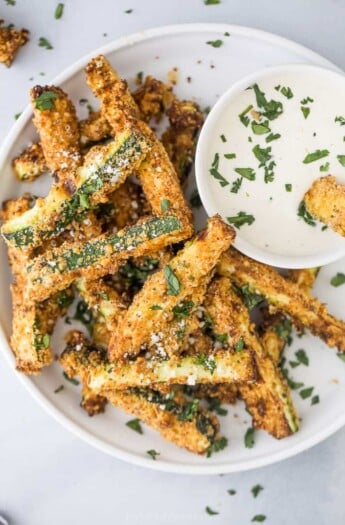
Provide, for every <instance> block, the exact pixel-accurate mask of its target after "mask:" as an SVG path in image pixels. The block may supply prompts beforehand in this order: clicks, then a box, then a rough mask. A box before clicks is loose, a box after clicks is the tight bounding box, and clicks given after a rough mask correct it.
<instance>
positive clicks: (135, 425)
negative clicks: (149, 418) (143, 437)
mask: <svg viewBox="0 0 345 525" xmlns="http://www.w3.org/2000/svg"><path fill="white" fill-rule="evenodd" d="M126 426H127V427H128V428H130V429H131V430H134V432H137V433H138V434H143V433H144V431H143V429H142V428H141V425H140V419H138V418H136V419H131V420H130V421H127V423H126Z"/></svg>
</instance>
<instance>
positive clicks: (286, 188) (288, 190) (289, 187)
mask: <svg viewBox="0 0 345 525" xmlns="http://www.w3.org/2000/svg"><path fill="white" fill-rule="evenodd" d="M285 190H286V191H287V192H288V193H290V192H291V191H292V184H285Z"/></svg>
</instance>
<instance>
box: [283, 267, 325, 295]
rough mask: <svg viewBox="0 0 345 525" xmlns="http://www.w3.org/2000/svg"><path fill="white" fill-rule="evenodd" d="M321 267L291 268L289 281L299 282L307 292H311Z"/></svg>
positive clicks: (301, 287)
mask: <svg viewBox="0 0 345 525" xmlns="http://www.w3.org/2000/svg"><path fill="white" fill-rule="evenodd" d="M319 271H320V268H302V269H300V270H290V271H289V273H288V279H289V281H291V282H293V283H296V284H298V286H299V287H300V289H301V290H303V291H304V292H305V293H310V291H311V289H312V288H313V286H314V282H315V279H316V277H317V274H318V273H319Z"/></svg>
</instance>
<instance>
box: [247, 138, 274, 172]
mask: <svg viewBox="0 0 345 525" xmlns="http://www.w3.org/2000/svg"><path fill="white" fill-rule="evenodd" d="M271 151H272V148H271V146H268V147H267V148H260V146H259V144H257V145H256V146H254V148H253V149H252V152H253V153H254V155H255V157H256V158H257V159H258V161H259V162H260V164H259V168H261V167H262V166H264V165H265V164H266V162H268V161H269V160H271V158H272V155H271Z"/></svg>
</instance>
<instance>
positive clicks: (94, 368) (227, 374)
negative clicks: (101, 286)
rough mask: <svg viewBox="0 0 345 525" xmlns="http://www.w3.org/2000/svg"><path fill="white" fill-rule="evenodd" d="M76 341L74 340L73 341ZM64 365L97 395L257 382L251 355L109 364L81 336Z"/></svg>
mask: <svg viewBox="0 0 345 525" xmlns="http://www.w3.org/2000/svg"><path fill="white" fill-rule="evenodd" d="M74 339H75V338H74ZM60 360H61V363H62V366H63V367H64V369H65V370H66V372H67V374H68V375H69V376H73V374H75V373H77V374H78V375H80V377H81V380H82V383H83V384H85V385H86V386H87V387H89V388H91V390H93V391H94V392H95V393H97V394H101V395H106V394H107V392H108V391H113V390H124V389H128V388H131V387H148V386H150V387H151V386H152V385H158V384H164V386H167V385H172V384H174V385H185V384H189V385H194V384H197V383H222V382H232V383H235V384H236V383H238V384H240V383H243V382H248V381H249V382H252V381H254V380H255V377H256V374H255V368H254V367H253V357H252V354H251V353H250V352H237V353H230V352H228V351H219V352H216V353H214V354H212V355H210V356H206V355H196V356H185V357H174V358H172V359H169V360H161V361H158V360H154V361H151V360H148V359H145V357H138V358H137V359H136V360H135V361H128V362H124V361H116V362H109V361H108V359H107V352H106V350H105V349H104V347H99V346H98V347H97V346H96V345H93V344H91V343H88V342H87V341H86V340H85V338H83V336H82V334H80V340H79V343H78V350H77V349H76V346H75V345H74V344H73V345H69V344H68V345H67V347H66V349H65V350H64V352H63V354H62V356H61V358H60Z"/></svg>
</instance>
